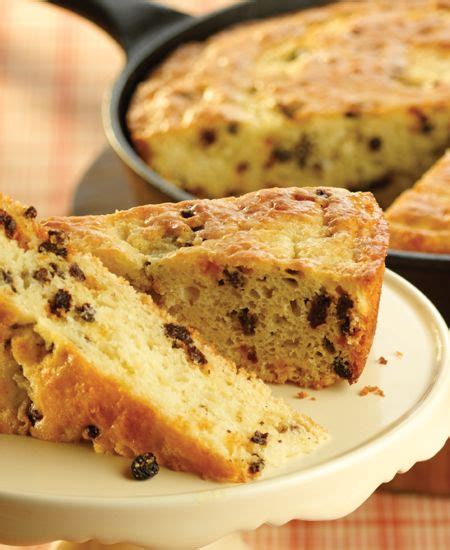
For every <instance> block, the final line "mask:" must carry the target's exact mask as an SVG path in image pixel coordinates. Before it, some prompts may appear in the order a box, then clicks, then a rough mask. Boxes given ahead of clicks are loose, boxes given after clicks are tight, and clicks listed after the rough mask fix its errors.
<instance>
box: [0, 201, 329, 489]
mask: <svg viewBox="0 0 450 550" xmlns="http://www.w3.org/2000/svg"><path fill="white" fill-rule="evenodd" d="M34 216H35V210H34V209H32V208H27V209H25V208H24V207H22V206H21V205H19V204H17V203H13V202H12V201H10V200H9V199H7V198H5V197H0V335H1V337H2V339H1V341H2V345H3V350H2V354H3V355H5V356H6V357H7V358H8V359H9V360H10V362H8V361H2V363H1V370H2V375H1V376H3V377H8V373H11V376H10V380H11V379H12V382H16V384H17V388H14V385H13V384H12V383H11V384H10V385H9V390H8V392H4V391H3V390H2V401H1V403H2V407H3V409H2V410H3V411H6V413H4V414H5V418H6V417H7V416H9V418H10V420H9V421H8V420H6V422H3V421H2V423H1V424H0V427H2V431H4V432H8V433H10V432H21V431H23V429H22V428H23V426H22V423H21V422H22V421H21V418H23V417H24V416H25V418H26V419H28V424H29V425H28V429H29V432H30V434H31V435H32V436H34V437H37V438H40V439H45V440H50V441H79V440H81V439H83V438H84V439H91V440H92V442H93V445H94V448H95V449H96V450H97V451H102V452H116V453H118V454H120V455H124V456H134V455H136V454H141V453H144V452H147V451H151V452H153V453H154V454H155V455H156V456H157V458H158V461H159V463H160V464H162V465H167V466H168V467H170V468H173V469H176V470H184V471H188V472H194V473H197V474H199V475H201V476H203V477H206V478H210V479H214V480H221V481H246V480H249V479H251V478H253V477H255V476H257V475H258V474H259V472H260V471H261V470H262V469H263V467H264V465H265V464H267V465H276V464H279V463H281V462H283V461H284V460H285V459H286V458H287V457H289V456H292V455H297V454H299V453H303V452H308V451H311V450H312V449H314V448H315V447H316V446H317V445H318V443H319V442H321V441H322V440H324V438H325V432H324V430H323V429H322V428H320V427H319V426H317V425H316V424H315V423H314V422H313V421H312V420H310V419H309V418H307V417H305V416H303V415H302V414H300V413H297V412H295V411H294V410H292V409H291V408H290V407H289V406H288V405H287V404H286V403H285V402H284V401H282V400H279V399H274V398H273V397H272V396H271V393H270V390H269V388H268V387H267V386H265V385H264V383H263V382H261V381H259V380H256V379H255V378H254V377H252V376H250V375H248V374H247V373H245V372H244V371H242V372H240V373H238V372H237V370H236V367H235V365H233V364H232V363H231V362H229V361H227V360H225V359H223V358H222V357H220V356H218V355H216V353H215V352H214V351H212V350H211V349H210V348H209V347H207V346H205V345H203V344H202V343H201V342H200V341H199V340H198V339H197V337H196V335H195V333H194V332H193V331H191V330H190V329H188V328H186V327H185V326H183V325H181V324H177V323H176V322H174V321H173V320H172V319H171V318H170V316H168V315H166V314H165V313H163V312H161V311H160V310H159V308H158V307H157V306H156V305H155V304H154V303H153V301H152V299H151V298H150V296H146V295H145V294H142V293H137V292H136V291H135V290H134V289H133V288H132V287H131V286H130V285H129V283H128V282H126V281H124V280H123V279H121V278H120V277H117V276H115V275H114V274H112V273H111V272H109V271H108V270H107V269H106V268H105V267H104V266H103V265H102V263H101V262H100V261H99V260H98V259H97V258H94V257H92V256H91V255H89V254H86V253H80V252H77V250H76V248H74V247H72V246H71V244H70V243H69V242H68V240H67V237H66V235H64V233H62V232H61V231H58V230H50V231H48V230H46V229H44V228H43V227H42V226H41V225H39V224H38V223H36V222H35V220H34V219H33V217H34ZM3 386H4V384H3V383H2V387H3ZM23 391H25V392H26V401H27V407H26V411H25V414H23V405H22V403H23V398H24V394H23ZM8 395H9V396H10V398H8ZM4 397H5V401H6V403H3V398H4ZM19 409H20V411H19ZM15 410H17V411H18V413H17V414H18V417H17V421H16V419H14V418H11V417H12V416H13V415H12V414H11V412H12V413H14V411H15ZM16 422H17V423H16ZM4 423H5V424H6V427H5V426H3V424H4Z"/></svg>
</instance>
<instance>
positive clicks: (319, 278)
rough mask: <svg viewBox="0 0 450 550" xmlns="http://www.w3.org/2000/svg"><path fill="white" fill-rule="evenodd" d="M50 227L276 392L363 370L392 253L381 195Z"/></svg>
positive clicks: (239, 202) (199, 207)
mask: <svg viewBox="0 0 450 550" xmlns="http://www.w3.org/2000/svg"><path fill="white" fill-rule="evenodd" d="M46 223H47V224H48V227H50V228H52V229H56V230H63V231H64V232H67V233H69V234H70V235H71V239H72V240H73V242H74V243H76V246H77V247H78V248H80V249H82V250H84V251H89V252H92V253H93V254H95V255H96V256H98V257H99V258H100V259H101V261H102V262H103V263H104V264H105V265H106V266H107V267H108V268H109V269H110V270H111V271H113V272H114V273H116V274H118V275H121V276H123V277H124V278H126V279H128V280H129V281H130V282H131V284H132V285H133V286H134V287H135V288H137V289H139V290H141V291H142V292H144V293H147V294H150V295H151V296H153V298H154V300H155V301H156V302H157V303H158V304H160V306H161V307H163V308H164V309H166V310H167V311H168V312H169V313H170V314H171V315H173V316H174V317H175V318H176V319H177V322H180V323H182V324H188V325H189V326H193V327H194V328H196V329H197V330H198V331H199V332H200V333H201V334H202V335H203V337H204V338H205V339H206V340H207V341H208V342H210V343H213V344H214V345H216V346H217V349H218V351H219V352H220V353H222V354H223V355H224V356H226V357H228V358H230V359H232V360H233V361H235V362H236V363H237V365H239V366H242V367H245V368H246V369H247V370H248V371H252V372H255V373H256V374H257V375H258V376H259V377H261V378H262V379H263V380H265V381H268V382H285V381H287V380H289V381H293V382H296V383H298V384H300V385H302V386H309V387H315V388H319V387H322V386H327V385H329V384H332V383H334V382H335V381H337V380H340V379H346V380H348V381H349V382H355V381H356V380H357V378H358V376H359V375H360V373H361V371H362V370H363V367H364V364H365V362H366V358H367V354H368V352H369V350H370V347H371V344H372V339H373V334H374V330H375V324H376V319H377V311H378V301H379V297H380V290H381V282H382V277H383V271H384V259H385V255H386V249H387V244H388V233H387V226H386V222H385V220H384V218H383V213H382V211H381V209H380V208H379V207H378V205H377V203H376V201H375V199H374V198H373V196H372V195H371V194H370V193H351V192H349V191H347V190H345V189H338V188H291V189H281V188H275V189H266V190H262V191H258V192H254V193H249V194H247V195H244V196H241V197H238V198H227V199H215V200H207V199H203V200H197V201H189V202H182V203H178V204H173V203H172V204H158V205H148V206H142V207H137V208H133V209H131V210H128V211H124V212H117V213H116V214H111V215H107V216H98V217H97V216H87V217H81V218H58V219H56V218H55V219H51V220H48V221H47V222H46Z"/></svg>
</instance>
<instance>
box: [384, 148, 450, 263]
mask: <svg viewBox="0 0 450 550" xmlns="http://www.w3.org/2000/svg"><path fill="white" fill-rule="evenodd" d="M386 218H387V220H388V222H389V226H390V247H391V248H395V249H398V250H411V251H415V252H431V253H434V254H450V151H448V152H447V153H446V154H445V155H444V156H443V157H442V158H440V159H439V161H438V162H436V164H434V165H433V166H432V167H431V168H430V170H428V172H426V173H425V174H424V175H423V176H422V178H421V179H420V180H419V181H418V182H417V183H416V184H415V185H414V187H412V188H411V189H408V190H407V191H404V192H403V193H402V194H401V195H400V196H399V197H398V198H397V199H396V200H395V201H394V202H393V204H392V205H391V206H390V207H389V208H388V210H387V211H386Z"/></svg>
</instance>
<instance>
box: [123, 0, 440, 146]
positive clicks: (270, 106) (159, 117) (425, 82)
mask: <svg viewBox="0 0 450 550" xmlns="http://www.w3.org/2000/svg"><path fill="white" fill-rule="evenodd" d="M449 23H450V2H449V1H448V0H395V1H391V0H389V1H387V0H371V1H367V2H351V1H350V2H337V3H333V4H331V5H329V6H325V7H322V8H316V9H309V10H305V11H300V12H297V13H290V14H288V15H284V16H280V17H274V18H270V19H267V20H264V21H257V22H250V23H245V24H241V25H238V26H236V27H234V28H232V29H228V30H225V31H223V32H221V33H218V34H216V35H214V36H212V37H211V38H210V39H208V40H206V41H205V42H203V43H200V42H199V43H190V44H186V45H184V46H182V47H180V48H178V49H177V50H176V51H175V52H174V53H173V54H172V55H170V56H169V57H168V58H167V59H166V60H165V61H164V62H163V63H162V64H161V66H160V67H159V68H157V69H156V70H155V71H153V73H152V74H151V75H150V77H149V78H148V79H147V80H146V81H144V82H143V83H141V85H140V86H138V88H137V91H136V93H135V96H134V98H133V101H132V103H131V108H130V111H129V117H128V124H129V127H130V130H131V132H132V134H133V136H134V137H135V138H139V137H145V136H149V135H152V134H157V133H159V132H166V131H169V130H171V129H182V128H187V127H189V126H192V125H193V124H196V123H197V124H200V123H202V122H215V121H216V122H217V121H234V122H247V123H248V122H251V121H252V120H254V121H255V123H256V122H257V120H258V119H259V118H260V117H261V113H266V114H267V113H270V116H272V117H275V119H274V121H275V120H276V119H277V117H278V118H279V119H280V120H281V119H282V118H283V114H284V115H286V113H287V114H288V118H290V119H292V120H303V119H305V118H307V117H309V116H311V115H314V114H330V113H343V114H345V113H351V114H352V115H355V113H356V115H357V114H360V113H380V112H390V111H392V110H394V109H398V108H405V109H407V108H414V107H415V106H417V105H422V106H424V105H427V106H431V107H436V108H439V107H440V106H442V105H448V103H449V99H448V98H449V91H450V79H449V78H448V70H447V71H446V67H447V69H448V67H449V64H450V59H449V53H448V52H449V45H450V24H449ZM274 123H275V122H274Z"/></svg>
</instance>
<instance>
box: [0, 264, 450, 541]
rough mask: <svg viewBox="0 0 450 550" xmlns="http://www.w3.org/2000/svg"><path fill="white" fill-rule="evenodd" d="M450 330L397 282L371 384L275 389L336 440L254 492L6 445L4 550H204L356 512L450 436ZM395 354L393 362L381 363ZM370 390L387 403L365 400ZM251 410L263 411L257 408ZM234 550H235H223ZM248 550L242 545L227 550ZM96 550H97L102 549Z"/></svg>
mask: <svg viewBox="0 0 450 550" xmlns="http://www.w3.org/2000/svg"><path fill="white" fill-rule="evenodd" d="M447 351H448V329H447V327H446V325H445V323H444V321H443V320H442V318H441V317H440V316H439V314H438V313H437V311H436V310H435V308H434V307H433V306H432V305H431V304H430V302H429V301H428V300H427V299H426V298H425V297H424V296H423V295H421V294H420V293H419V292H418V291H417V290H416V289H415V288H414V287H412V286H411V285H410V284H408V283H407V282H405V281H404V280H403V279H401V278H400V277H398V276H397V275H394V274H393V273H387V274H386V277H385V283H384V288H383V295H382V301H381V310H380V317H379V322H378V329H377V333H376V337H375V342H374V345H373V348H372V352H371V355H370V358H369V361H368V365H367V367H366V370H365V372H364V374H363V376H362V377H361V379H360V381H359V382H358V383H357V384H356V385H354V386H351V387H349V386H348V385H347V384H346V383H342V384H338V385H337V386H335V387H331V388H328V389H326V390H322V391H319V392H312V391H309V392H308V393H309V394H310V396H314V397H315V398H316V400H310V399H308V398H306V399H302V400H300V399H298V398H296V397H295V395H296V393H297V392H298V388H296V387H294V386H292V385H284V386H279V387H274V392H275V393H276V394H277V395H279V396H283V397H284V398H286V399H287V400H289V401H290V402H291V403H292V404H293V405H294V406H295V407H296V408H297V409H299V410H302V411H304V412H306V413H308V414H310V415H311V416H312V417H313V418H314V419H316V420H317V421H318V422H320V423H321V424H323V425H324V426H326V427H327V428H328V430H329V431H330V433H331V440H330V442H329V443H327V444H326V445H324V446H323V447H322V448H320V449H319V450H318V451H317V452H315V453H313V454H312V455H310V456H307V457H303V458H302V457H300V458H298V459H292V460H291V461H290V462H289V463H288V464H287V465H286V466H285V467H284V468H283V469H278V470H274V471H271V472H265V475H264V476H263V477H262V479H260V480H258V481H256V482H252V483H248V484H243V485H223V484H218V483H212V482H208V481H203V480H201V479H199V478H197V477H195V476H193V475H189V474H183V473H177V472H171V471H169V470H164V469H163V470H162V471H161V473H160V474H159V475H158V476H157V477H155V478H154V479H152V480H151V481H146V482H137V481H133V480H131V479H129V478H127V477H126V475H125V473H126V472H127V470H128V468H129V463H130V461H129V460H125V459H122V458H119V457H112V456H102V455H96V454H94V453H93V452H92V451H91V450H90V449H89V448H88V447H86V446H81V445H80V446H76V445H64V444H52V443H44V442H38V441H34V440H31V439H28V438H24V437H16V436H2V437H0V542H2V543H4V544H13V545H29V544H39V543H44V542H49V541H54V540H66V541H75V542H83V541H87V540H97V541H101V543H103V544H114V543H119V542H123V543H129V544H134V545H141V546H148V547H151V548H167V549H169V548H170V549H176V548H187V549H190V548H198V547H201V546H202V545H206V544H210V543H212V542H214V541H217V540H218V539H220V538H222V537H224V536H226V535H229V534H231V533H235V532H238V531H247V530H251V529H256V528H257V527H258V526H260V525H261V524H263V523H270V524H273V525H282V524H283V523H286V522H288V521H290V520H292V519H302V520H327V519H336V518H339V517H342V516H344V515H346V514H349V513H350V512H352V511H353V510H355V508H357V507H358V506H360V505H361V504H362V503H363V502H364V501H365V500H366V499H367V498H368V497H369V496H370V495H371V494H372V492H373V491H374V490H375V489H376V488H377V487H378V486H379V485H380V484H382V483H383V482H386V481H389V480H390V479H392V477H394V475H395V474H396V473H397V472H399V471H406V470H408V469H409V468H411V467H412V466H413V464H414V463H415V462H417V461H421V460H426V459H428V458H431V457H432V456H433V455H434V454H436V453H437V452H438V451H439V449H440V448H441V447H442V446H443V445H444V443H445V441H446V439H447V437H448V436H449V435H450V365H449V361H448V355H447ZM380 356H383V357H384V358H386V359H387V361H388V363H387V365H382V364H380V363H379V362H378V358H379V357H380ZM366 385H374V386H378V387H380V388H381V389H382V390H383V391H384V393H385V397H380V396H377V395H374V394H369V395H366V396H365V397H361V396H359V391H360V390H361V389H362V388H363V387H364V386H366ZM249 407H251V403H249ZM222 547H224V546H222ZM225 547H228V548H233V550H237V549H238V547H239V546H238V542H237V541H236V540H235V541H234V542H233V543H229V544H228V545H225ZM91 548H92V546H91Z"/></svg>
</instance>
